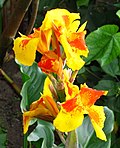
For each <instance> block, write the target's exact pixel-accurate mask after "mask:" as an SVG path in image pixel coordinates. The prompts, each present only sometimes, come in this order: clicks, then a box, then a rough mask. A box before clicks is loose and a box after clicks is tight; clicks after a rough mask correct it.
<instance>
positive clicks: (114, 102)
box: [105, 96, 120, 113]
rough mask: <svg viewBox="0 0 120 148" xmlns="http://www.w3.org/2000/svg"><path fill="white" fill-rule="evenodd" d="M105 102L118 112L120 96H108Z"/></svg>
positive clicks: (119, 110)
mask: <svg viewBox="0 0 120 148" xmlns="http://www.w3.org/2000/svg"><path fill="white" fill-rule="evenodd" d="M105 104H106V105H107V106H108V107H109V108H110V109H112V110H113V111H116V112H118V113H120V96H118V97H115V96H114V97H109V98H108V99H107V100H106V101H105Z"/></svg>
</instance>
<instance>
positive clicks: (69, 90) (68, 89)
mask: <svg viewBox="0 0 120 148" xmlns="http://www.w3.org/2000/svg"><path fill="white" fill-rule="evenodd" d="M64 86H65V94H66V100H69V99H72V98H74V97H75V96H76V95H77V94H78V93H79V87H78V86H77V85H73V84H72V83H70V82H69V81H68V82H65V83H64Z"/></svg>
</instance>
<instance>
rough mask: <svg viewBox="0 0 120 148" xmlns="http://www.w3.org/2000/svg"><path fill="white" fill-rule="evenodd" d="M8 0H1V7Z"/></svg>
mask: <svg viewBox="0 0 120 148" xmlns="http://www.w3.org/2000/svg"><path fill="white" fill-rule="evenodd" d="M5 1H6V0H0V8H2V7H3V5H4V3H5Z"/></svg>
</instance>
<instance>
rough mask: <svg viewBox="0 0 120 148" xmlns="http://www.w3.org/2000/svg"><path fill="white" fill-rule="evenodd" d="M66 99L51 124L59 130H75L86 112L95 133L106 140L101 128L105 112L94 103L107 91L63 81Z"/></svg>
mask: <svg viewBox="0 0 120 148" xmlns="http://www.w3.org/2000/svg"><path fill="white" fill-rule="evenodd" d="M65 93H66V101H65V102H63V103H62V104H61V110H60V112H59V113H58V115H57V117H56V118H55V120H54V122H53V124H54V126H55V127H56V128H57V129H58V130H60V131H61V132H69V131H72V130H75V129H76V128H77V127H79V126H80V125H82V122H83V119H84V114H88V116H89V117H90V119H91V123H92V125H93V127H94V130H95V132H96V135H97V137H98V138H100V139H101V140H105V141H106V135H105V133H104V131H103V130H102V129H103V127H104V121H105V113H104V108H103V106H96V105H94V104H95V102H96V100H98V99H99V98H100V97H101V96H102V95H106V94H107V91H98V90H95V89H92V88H88V87H87V85H86V84H83V85H81V89H80V90H79V88H78V86H76V85H73V84H72V83H70V82H67V81H66V82H65Z"/></svg>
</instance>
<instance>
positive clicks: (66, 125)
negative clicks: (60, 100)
mask: <svg viewBox="0 0 120 148" xmlns="http://www.w3.org/2000/svg"><path fill="white" fill-rule="evenodd" d="M83 119H84V116H83V114H82V113H81V112H80V111H79V110H76V111H71V112H66V111H65V110H64V109H61V111H60V112H59V114H58V115H57V117H56V118H55V120H54V121H53V124H54V126H55V127H56V128H57V129H58V130H60V131H61V132H69V131H72V130H75V129H76V128H77V127H79V126H80V125H81V124H82V122H83Z"/></svg>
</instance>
